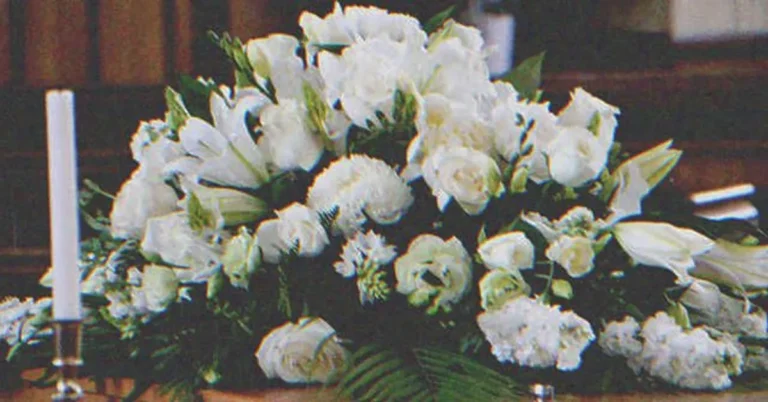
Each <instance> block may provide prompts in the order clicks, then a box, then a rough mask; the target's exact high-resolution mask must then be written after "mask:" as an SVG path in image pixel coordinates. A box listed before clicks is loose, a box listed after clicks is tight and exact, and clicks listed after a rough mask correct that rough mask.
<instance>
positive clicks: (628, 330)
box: [598, 312, 743, 390]
mask: <svg viewBox="0 0 768 402" xmlns="http://www.w3.org/2000/svg"><path fill="white" fill-rule="evenodd" d="M598 344H599V345H600V347H601V348H602V349H603V351H605V352H606V353H607V354H609V355H611V356H623V357H625V358H627V364H628V365H629V367H630V368H632V370H634V371H635V372H636V373H638V374H640V373H641V372H646V373H648V374H649V375H651V376H653V377H656V378H659V379H662V380H664V381H667V382H669V383H670V384H673V385H676V386H679V387H682V388H689V389H697V390H705V389H716V390H719V389H725V388H728V387H730V386H731V379H730V376H731V375H738V374H741V371H742V363H743V361H742V360H743V358H742V355H741V353H740V351H739V345H738V343H737V342H735V341H733V340H731V338H729V337H721V338H720V339H715V338H713V337H711V336H710V335H709V334H708V333H707V331H706V330H705V329H704V328H701V327H699V328H694V329H691V330H684V329H683V328H681V327H680V326H679V325H678V324H677V323H676V322H675V320H674V319H673V318H672V317H670V316H669V315H667V314H666V313H664V312H659V313H657V314H656V315H655V316H653V317H651V318H649V319H648V320H646V321H645V322H644V323H643V326H642V329H641V328H640V326H639V325H638V323H637V322H636V321H635V320H634V319H633V318H631V317H627V318H625V319H624V320H623V321H620V322H611V323H609V324H608V325H607V326H606V328H605V330H604V331H603V332H602V333H600V340H599V341H598Z"/></svg>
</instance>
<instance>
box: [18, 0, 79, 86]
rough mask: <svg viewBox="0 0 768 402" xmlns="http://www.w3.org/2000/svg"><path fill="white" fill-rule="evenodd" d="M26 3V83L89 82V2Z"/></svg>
mask: <svg viewBox="0 0 768 402" xmlns="http://www.w3.org/2000/svg"><path fill="white" fill-rule="evenodd" d="M24 4H25V6H26V10H25V15H26V21H25V22H24V24H25V25H24V83H25V84H26V85H29V86H32V87H46V86H79V85H84V84H86V82H87V81H88V51H89V46H90V35H89V32H88V22H87V13H86V2H85V1H82V0H60V1H55V2H52V1H49V0H27V1H26V2H25V3H24Z"/></svg>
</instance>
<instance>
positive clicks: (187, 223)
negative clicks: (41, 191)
mask: <svg viewBox="0 0 768 402" xmlns="http://www.w3.org/2000/svg"><path fill="white" fill-rule="evenodd" d="M299 23H300V26H301V27H302V29H303V35H304V38H303V39H302V40H299V39H297V38H294V37H291V36H288V35H284V34H277V35H270V36H268V37H265V38H257V39H252V40H249V41H247V42H246V43H245V44H243V43H242V42H241V41H239V40H237V39H232V38H230V37H229V36H226V35H225V36H216V35H214V36H213V39H214V40H215V41H216V43H217V45H219V47H221V48H222V49H223V50H224V52H225V53H226V55H227V56H228V57H229V58H230V60H231V61H232V62H233V64H234V66H235V70H236V74H235V76H236V82H235V85H234V86H233V87H228V86H226V85H219V84H217V83H214V82H212V81H211V80H206V79H202V78H200V79H198V80H194V79H187V80H186V81H183V85H182V88H179V90H178V91H176V90H173V89H170V88H169V89H168V90H167V92H166V100H167V102H168V109H169V110H168V113H167V114H166V116H165V119H164V120H152V121H149V122H143V123H141V124H140V125H139V128H138V130H137V132H136V133H135V134H134V136H133V138H132V141H131V151H132V154H133V158H134V160H135V161H136V162H137V163H138V167H137V168H136V170H135V171H134V172H133V174H132V175H131V177H130V178H129V179H128V180H127V181H126V182H125V183H124V184H123V186H122V187H121V189H120V190H119V191H118V193H117V196H116V198H115V200H114V202H113V204H112V211H111V214H110V216H109V218H110V219H109V220H108V222H107V221H105V220H104V219H102V220H101V221H99V220H98V219H95V218H94V220H96V221H98V222H101V223H102V226H101V229H102V230H104V229H106V230H104V231H103V233H102V238H101V240H98V239H94V240H92V241H90V242H89V243H86V244H85V246H87V250H90V251H89V252H85V253H83V255H84V256H85V258H84V260H83V262H82V270H83V281H84V282H83V290H84V294H87V295H88V299H87V303H92V304H90V305H88V306H87V307H88V310H87V311H88V312H89V316H88V320H87V322H88V324H89V325H93V326H94V327H96V328H98V329H99V332H98V334H101V335H100V336H102V335H103V334H109V335H111V336H112V337H111V338H109V337H105V336H102V337H101V338H99V340H100V341H101V342H115V343H116V344H118V345H121V344H122V343H121V342H123V341H135V340H137V339H140V340H141V341H142V342H143V343H145V344H146V345H148V346H146V347H147V348H148V349H147V350H152V351H154V352H155V353H152V352H147V351H143V349H142V352H141V353H139V352H136V353H135V354H129V357H126V358H132V359H133V358H136V359H144V360H139V361H138V363H137V364H139V365H143V366H141V367H153V369H152V370H147V373H146V375H147V376H148V377H147V378H150V379H153V378H164V379H173V381H174V383H179V384H193V385H192V387H193V388H194V387H195V386H199V384H201V383H200V381H199V380H202V381H204V382H205V383H209V384H213V385H216V384H218V383H221V384H228V385H229V386H232V385H236V384H241V385H242V384H254V383H258V384H261V385H265V384H266V383H263V382H259V381H261V380H259V379H263V378H266V379H280V380H283V381H285V382H288V383H303V382H324V383H325V382H330V381H332V380H335V379H338V378H341V377H344V375H345V374H348V375H349V376H350V377H347V378H345V379H343V380H342V381H341V387H342V388H343V387H346V388H347V389H349V388H350V387H351V388H353V389H354V390H355V391H350V392H352V394H351V395H352V396H354V397H356V398H360V400H366V395H368V396H371V395H375V394H376V393H377V392H382V393H385V392H389V391H385V390H390V391H391V390H393V389H397V391H398V392H399V393H398V394H397V395H400V397H399V398H400V399H404V400H408V398H409V397H411V396H413V395H416V394H417V393H418V392H421V391H422V390H423V389H422V388H420V387H419V385H418V384H419V383H418V381H416V380H413V381H415V382H410V381H411V379H413V378H416V377H418V376H416V377H413V376H412V374H413V373H414V371H413V370H416V369H415V368H414V367H405V368H403V369H402V370H399V369H398V370H395V368H396V367H397V368H400V367H404V366H403V365H404V364H406V363H405V362H409V361H412V360H413V359H410V360H409V359H401V360H396V359H399V357H397V356H399V355H398V353H401V352H403V350H404V349H408V348H417V349H418V348H423V347H439V348H441V349H444V350H447V351H452V352H458V351H460V350H463V351H465V352H466V353H467V355H466V356H463V358H466V359H472V360H474V362H473V364H477V363H478V362H479V363H482V365H485V366H486V367H488V368H492V369H493V370H498V371H502V372H505V373H509V371H505V370H507V369H508V368H509V367H511V366H518V368H520V367H521V368H522V369H518V370H516V371H515V373H517V374H518V375H520V376H521V377H520V379H521V381H525V380H526V379H530V378H531V377H530V376H529V377H526V373H528V374H530V373H534V378H535V379H536V380H537V381H539V382H540V381H541V380H542V379H544V380H546V379H547V378H548V377H546V376H547V375H549V374H547V373H548V372H546V371H536V370H530V369H548V368H555V369H557V370H559V371H564V372H570V371H578V370H580V369H581V367H582V365H583V364H584V365H586V364H591V366H590V370H593V371H594V372H595V373H596V374H595V375H599V374H600V373H601V371H600V370H599V369H595V368H596V367H597V368H600V367H603V365H602V363H603V362H605V361H608V360H609V359H614V358H623V359H626V361H627V364H628V365H629V367H631V368H632V369H633V370H634V371H635V373H636V374H637V376H638V378H642V377H643V376H651V377H654V378H656V379H659V380H661V381H666V382H669V383H671V384H673V385H675V386H678V387H682V388H691V389H724V388H727V387H728V386H730V385H731V383H732V381H733V380H732V379H734V378H736V376H737V375H738V374H739V373H740V372H741V371H742V370H750V369H760V367H768V364H764V362H765V361H768V357H767V356H768V354H766V353H765V349H764V348H762V349H761V348H760V347H756V346H755V345H750V344H749V342H750V341H754V340H755V339H758V341H760V340H762V341H764V340H765V339H766V338H768V335H766V315H765V312H764V311H762V310H761V309H759V308H758V307H756V306H755V305H754V304H751V303H750V302H749V298H750V297H757V296H759V295H760V291H764V290H765V289H766V288H768V275H767V274H766V272H768V258H766V255H767V254H768V253H766V247H768V246H765V245H760V244H759V243H760V242H761V241H762V242H765V240H764V239H758V238H756V237H745V238H741V239H736V238H734V237H732V236H730V237H729V236H728V233H727V231H726V229H727V228H726V229H723V228H722V227H721V226H717V227H715V226H712V225H710V224H709V223H708V222H705V221H700V220H693V219H686V217H683V216H678V217H675V219H674V221H672V220H670V221H669V222H668V221H665V220H664V219H662V218H660V217H659V216H660V213H659V212H660V211H652V212H654V214H648V213H647V212H649V211H645V210H644V209H643V206H644V205H645V204H643V201H644V200H645V199H646V198H647V197H651V192H652V190H653V189H654V188H656V187H658V186H659V184H660V183H661V182H662V181H663V179H664V178H665V177H666V176H667V174H668V173H669V172H670V171H671V169H672V168H673V167H674V165H675V164H676V163H677V161H678V160H679V158H680V151H679V150H676V149H674V148H672V147H671V141H670V142H665V143H663V144H660V145H659V146H656V147H653V148H652V149H650V150H648V151H646V152H643V153H641V154H639V155H636V156H634V157H628V156H626V155H623V154H622V153H621V151H620V144H619V143H618V142H616V141H614V139H615V130H616V128H617V126H618V116H619V109H618V108H617V107H615V106H613V105H610V104H609V103H607V102H605V101H603V100H601V99H599V98H597V97H595V96H594V95H592V94H590V93H589V92H587V91H586V90H585V89H583V88H576V89H575V90H574V91H573V92H572V93H571V99H570V102H569V103H568V104H567V105H566V106H565V107H564V108H563V109H562V110H560V111H559V112H557V113H555V112H553V111H550V104H549V103H548V102H542V101H541V100H540V99H539V98H540V96H541V92H537V88H525V87H524V86H525V85H526V82H528V81H531V80H528V81H526V80H523V81H519V80H515V79H514V75H512V76H510V77H511V78H509V79H507V80H499V81H496V82H492V81H491V80H490V79H489V78H488V68H487V65H486V64H485V57H487V55H488V50H487V49H486V48H485V47H484V43H483V39H482V37H481V36H480V33H479V31H478V30H476V29H475V28H472V27H469V26H465V25H462V24H460V23H458V22H456V21H454V20H452V19H444V20H443V21H441V22H440V23H438V24H436V25H434V26H432V27H430V28H426V27H424V26H422V25H421V24H420V23H419V22H418V21H417V20H416V19H414V18H412V17H410V16H407V15H402V14H395V13H389V12H387V11H385V10H381V9H377V8H373V7H356V6H348V7H342V6H341V5H339V4H336V6H335V8H334V10H333V12H332V13H330V14H329V15H327V16H325V17H320V16H318V15H314V14H311V13H304V14H302V15H301V18H300V21H299ZM530 73H531V74H536V72H530ZM532 81H533V82H535V81H536V80H532ZM523 94H533V95H523ZM201 105H203V106H202V107H201ZM206 105H207V106H206ZM661 212H663V211H661ZM661 216H663V215H661ZM726 238H727V239H729V240H726ZM614 240H615V241H614ZM755 240H757V241H755ZM737 241H738V243H737ZM648 267H658V268H663V270H659V269H647V268H648ZM707 281H709V282H707ZM42 282H43V283H44V284H45V283H47V281H46V280H43V281H42ZM727 293H731V294H735V295H737V296H739V297H740V298H735V297H731V296H728V295H727ZM46 303H48V302H46V301H41V302H39V303H38V304H34V302H32V301H31V300H27V301H25V302H23V303H22V302H21V301H19V300H17V299H10V300H7V301H6V302H4V303H3V304H2V306H0V337H2V338H3V339H4V340H6V341H7V342H8V343H10V344H19V343H22V344H25V343H32V342H35V341H39V340H40V339H43V338H41V337H43V336H44V334H45V332H44V331H36V330H33V328H35V329H36V328H42V327H44V324H45V322H46V320H45V309H46V307H45V306H46ZM663 307H668V308H669V311H670V315H667V314H666V313H663V312H662V313H658V314H657V312H658V311H659V309H660V308H663ZM628 314H631V315H632V316H633V317H635V318H626V319H624V320H623V321H616V320H617V319H619V318H620V317H624V316H627V315H628ZM30 317H33V318H30ZM34 317H42V318H40V319H37V320H36V318H34ZM326 320H327V321H326ZM638 321H644V324H643V325H642V328H641V326H640V324H638ZM606 322H607V323H608V324H607V325H605V324H604V323H606ZM726 322H727V323H728V325H721V324H723V323H726ZM329 323H333V324H334V327H332V326H331V324H329ZM693 325H699V326H698V327H693ZM105 327H106V328H108V329H110V330H111V331H112V332H110V331H108V330H105V329H104V328H105ZM716 331H719V335H717V333H718V332H716ZM596 332H599V333H600V339H599V341H598V342H596V343H597V344H598V345H593V343H595V342H594V340H595V338H596V337H595V333H596ZM115 335H116V336H115ZM342 337H343V339H345V340H348V341H349V342H348V343H347V344H346V345H345V346H344V347H342V346H341V344H342V341H341V339H342ZM747 338H749V339H747ZM169 343H173V344H176V343H178V345H180V346H178V347H173V346H171V347H169ZM259 343H260V346H259V347H258V350H257V352H256V358H257V361H258V367H259V368H260V369H261V370H258V369H257V368H256V365H255V364H254V363H253V361H252V360H250V358H249V357H250V356H251V355H252V353H253V348H254V346H255V345H256V344H259ZM374 344H379V345H381V344H383V345H395V346H393V348H392V350H391V351H390V352H387V353H386V354H382V355H377V356H376V357H372V358H371V359H373V360H362V363H361V360H360V358H359V357H360V356H357V355H354V354H349V353H348V352H347V348H349V349H351V350H357V351H358V352H359V353H363V354H364V353H367V352H369V351H370V349H368V348H367V347H368V346H369V345H374ZM142 347H144V346H142ZM152 348H155V349H152ZM120 350H122V349H120ZM588 350H592V351H594V353H587V352H586V351H588ZM355 356H357V357H355ZM418 356H422V355H421V354H419V353H416V357H417V358H418ZM158 359H160V360H158ZM185 359H186V360H185ZM377 359H378V360H377ZM457 359H458V357H457ZM417 360H418V359H417ZM179 362H184V363H179ZM742 362H751V363H749V364H742ZM160 363H162V364H160ZM420 363H421V366H420V367H421V369H422V370H428V369H429V367H430V366H429V364H424V362H423V361H420ZM433 363H434V361H433ZM379 364H380V365H381V366H379ZM170 366H174V370H178V371H174V372H172V373H171V372H169V371H163V370H166V368H167V367H170ZM375 367H379V368H380V369H381V370H380V371H367V373H368V374H367V375H366V374H365V373H366V370H373V369H374V368H375ZM382 367H383V368H382ZM473 367H474V366H473ZM604 367H609V366H607V365H604ZM156 370H160V371H156ZM382 370H383V371H382ZM526 370H528V371H526ZM390 371H391V373H397V374H393V375H394V376H395V377H392V376H389V377H387V376H382V375H381V374H382V373H383V372H390ZM591 372H592V371H590V373H591ZM350 373H351V374H350ZM541 373H544V374H541ZM567 375H568V374H567V373H564V374H560V375H559V376H558V378H565V377H560V376H567ZM153 376H156V377H153ZM398 376H399V377H398ZM535 376H540V377H539V378H537V377H535ZM485 377H486V379H487V378H490V377H488V376H485ZM452 378H453V377H452ZM252 379H256V380H255V382H254V381H251V380H252ZM364 379H366V380H367V381H369V382H368V383H361V381H363V380H364ZM474 380H477V381H482V380H483V378H474ZM238 381H240V382H239V383H238ZM377 381H378V382H377ZM594 383H595V384H598V383H601V382H600V381H594ZM195 384H197V385H195ZM351 384H354V386H351ZM392 384H399V385H400V386H399V387H397V386H392ZM642 384H643V383H642V382H640V381H638V382H637V386H638V387H640V386H642ZM458 388H461V387H460V386H459V387H454V388H453V389H454V390H455V389H458ZM367 391H370V392H367ZM392 392H394V391H392ZM409 392H410V393H409ZM427 392H428V391H427ZM382 395H383V394H382ZM369 399H370V398H369ZM373 399H375V398H373ZM381 399H382V400H384V399H387V398H383V397H382V398H381ZM400 399H398V398H394V397H393V400H400Z"/></svg>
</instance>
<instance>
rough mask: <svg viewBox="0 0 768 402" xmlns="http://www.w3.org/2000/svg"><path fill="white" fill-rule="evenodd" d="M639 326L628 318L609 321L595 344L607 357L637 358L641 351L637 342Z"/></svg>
mask: <svg viewBox="0 0 768 402" xmlns="http://www.w3.org/2000/svg"><path fill="white" fill-rule="evenodd" d="M639 335H640V324H638V323H637V321H635V319H634V318H632V317H630V316H626V317H624V320H622V321H611V322H610V323H608V325H606V326H605V329H603V332H601V333H600V338H599V339H598V341H597V344H598V345H600V348H601V349H603V352H605V354H607V355H608V356H623V357H626V358H629V357H633V356H637V355H638V354H640V352H642V350H643V343H642V342H641V341H640V340H639Z"/></svg>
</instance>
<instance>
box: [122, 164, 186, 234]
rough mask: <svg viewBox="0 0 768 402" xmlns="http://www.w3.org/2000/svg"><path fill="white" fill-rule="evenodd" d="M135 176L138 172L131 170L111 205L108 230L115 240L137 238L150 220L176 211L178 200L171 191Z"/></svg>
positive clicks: (165, 185)
mask: <svg viewBox="0 0 768 402" xmlns="http://www.w3.org/2000/svg"><path fill="white" fill-rule="evenodd" d="M137 173H138V170H137V171H134V173H133V175H132V176H131V178H130V179H128V180H127V181H126V182H125V183H123V186H122V187H121V188H120V191H118V193H117V197H115V200H114V202H113V203H112V212H111V213H110V214H109V219H110V222H111V228H110V231H111V233H112V236H115V237H117V238H122V239H127V238H134V239H138V238H141V237H142V236H144V230H145V228H146V226H147V221H148V220H149V219H150V218H153V217H156V216H161V215H165V214H168V213H171V212H173V211H174V210H176V209H177V206H176V204H177V202H178V198H177V197H176V192H175V191H173V188H171V187H170V186H168V185H167V184H165V183H163V182H162V181H159V180H150V179H146V178H143V177H141V176H140V175H139V174H137Z"/></svg>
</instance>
